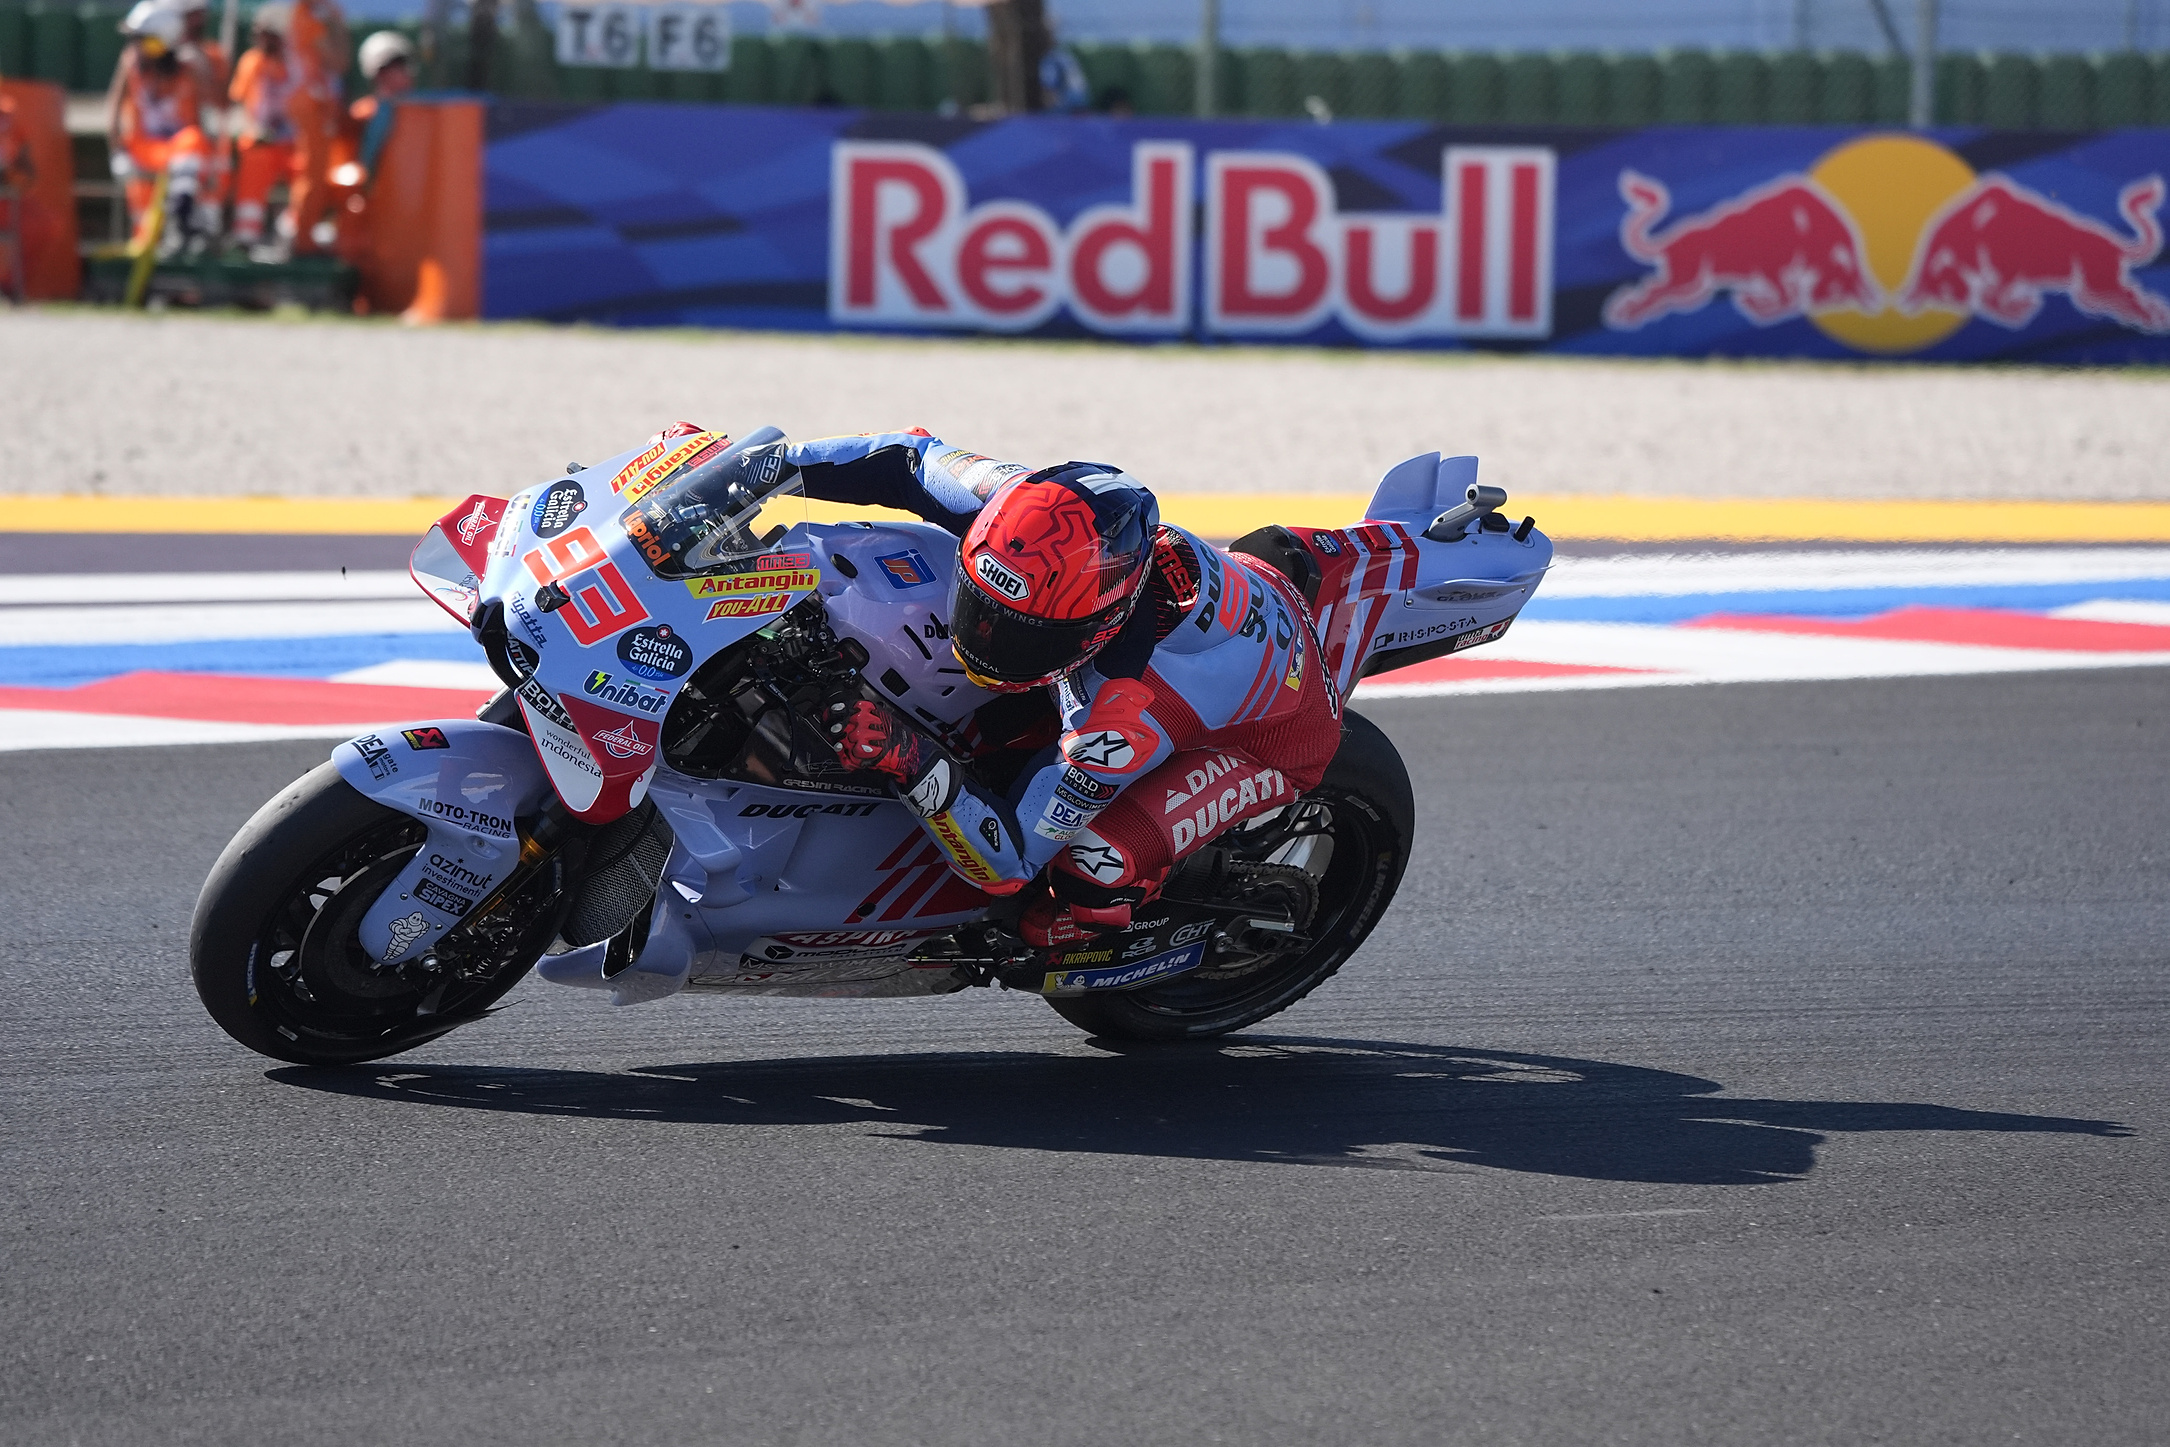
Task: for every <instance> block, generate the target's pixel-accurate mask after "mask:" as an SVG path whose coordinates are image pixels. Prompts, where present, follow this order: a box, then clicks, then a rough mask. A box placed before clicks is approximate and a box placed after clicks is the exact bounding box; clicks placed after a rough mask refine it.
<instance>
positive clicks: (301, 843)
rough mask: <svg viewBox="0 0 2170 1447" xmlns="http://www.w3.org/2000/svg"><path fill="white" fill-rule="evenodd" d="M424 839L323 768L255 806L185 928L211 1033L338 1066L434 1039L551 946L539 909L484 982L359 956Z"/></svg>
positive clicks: (420, 830)
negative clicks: (378, 907) (360, 932)
mask: <svg viewBox="0 0 2170 1447" xmlns="http://www.w3.org/2000/svg"><path fill="white" fill-rule="evenodd" d="M427 838H428V829H427V828H426V827H425V826H424V825H423V824H422V823H421V822H420V821H418V820H415V819H412V818H410V817H408V816H407V815H405V814H402V813H400V812H398V811H397V810H395V809H390V808H387V807H385V806H384V805H382V804H379V803H377V802H376V801H375V800H372V799H370V798H367V797H366V796H364V795H363V794H362V793H360V792H359V791H358V790H356V789H355V788H354V787H353V786H352V785H350V784H348V783H347V782H346V780H344V779H342V778H340V777H339V771H338V769H337V768H336V767H335V766H334V765H332V764H330V763H324V764H320V765H318V766H317V767H316V768H315V769H312V770H311V771H310V772H308V773H307V774H304V775H303V776H302V777H301V778H299V779H297V780H295V781H294V782H293V783H292V784H290V785H288V786H287V787H286V788H284V789H282V790H281V791H280V792H279V793H278V795H277V796H276V797H274V798H273V799H271V800H270V801H269V802H268V803H266V804H265V805H264V807H263V808H261V809H259V810H257V811H256V814H255V817H253V818H251V819H250V820H249V822H248V823H246V824H244V825H243V826H242V827H241V832H240V833H238V834H236V835H235V836H234V837H233V840H232V842H231V843H229V844H228V845H227V846H226V850H225V852H224V853H222V854H221V855H220V856H219V859H218V863H216V864H215V865H213V866H212V868H211V875H210V877H209V878H208V879H206V880H205V881H204V886H203V893H202V894H201V895H200V896H199V897H198V898H197V901H196V916H195V920H194V922H193V923H192V924H191V926H190V930H189V969H190V973H191V974H192V975H193V976H194V977H195V982H196V993H197V995H198V996H199V997H200V998H201V999H202V1000H203V1004H204V1008H205V1009H206V1010H208V1011H209V1012H210V1014H211V1018H212V1019H213V1020H216V1021H217V1022H218V1024H219V1028H220V1029H222V1030H224V1031H225V1032H226V1033H227V1034H228V1035H231V1036H232V1037H233V1038H234V1039H235V1040H237V1041H239V1042H240V1043H241V1044H243V1045H246V1046H248V1047H249V1048H250V1049H251V1050H254V1051H256V1052H257V1053H258V1054H261V1055H268V1056H271V1057H272V1058H273V1059H276V1060H288V1061H292V1062H294V1063H295V1064H297V1065H348V1064H354V1063H357V1062H360V1061H364V1060H379V1059H382V1058H383V1057H385V1056H387V1055H396V1054H398V1053H399V1052H401V1051H403V1050H411V1049H413V1048H414V1047H415V1046H417V1045H420V1044H423V1043H424V1042H426V1041H429V1040H434V1039H435V1038H437V1037H438V1036H439V1035H443V1034H445V1033H446V1032H447V1031H450V1030H454V1029H457V1028H458V1027H459V1026H461V1025H464V1024H466V1023H468V1022H469V1021H471V1020H473V1019H475V1018H476V1017H478V1016H479V1015H481V1014H482V1013H483V1012H484V1011H486V1010H487V1009H488V1008H489V1006H490V1005H491V1004H493V1003H495V1002H496V1000H497V999H498V998H499V997H500V996H502V995H503V994H504V993H505V992H506V991H507V990H510V989H511V988H512V987H513V985H514V984H516V983H517V982H518V981H519V979H520V976H521V975H523V974H525V973H526V971H527V966H528V965H529V964H531V963H533V960H534V958H535V957H536V956H538V955H540V954H541V953H542V950H543V948H544V947H545V946H546V945H547V944H548V943H549V940H550V934H549V933H548V932H547V931H550V930H552V929H553V928H554V925H555V916H554V915H552V914H550V913H549V912H548V911H544V915H545V916H546V917H545V918H543V919H541V920H539V921H537V922H536V923H535V924H534V925H532V926H530V927H527V928H523V929H522V930H520V931H519V932H518V933H519V938H518V939H517V941H515V942H512V945H511V948H510V949H509V950H507V951H506V952H505V953H506V956H507V957H506V958H505V959H504V960H503V961H502V962H501V963H500V964H499V965H498V967H497V968H496V969H494V970H493V971H492V972H490V973H489V974H488V975H487V977H486V978H479V979H459V980H444V981H434V982H433V981H428V980H414V979H410V978H409V977H407V976H406V975H404V974H402V973H401V972H398V971H386V970H379V969H377V968H375V967H374V966H373V965H372V964H371V963H370V961H369V959H368V957H367V956H366V955H365V954H363V953H362V951H361V948H360V945H359V943H358V942H357V941H356V939H355V931H356V929H357V928H358V927H359V926H360V924H361V920H362V916H363V915H364V914H365V913H367V911H368V908H369V905H370V904H371V903H372V902H374V900H375V899H376V897H377V896H378V895H379V894H381V893H382V892H383V890H384V888H385V886H386V885H388V884H390V883H391V881H392V880H393V878H395V877H396V876H397V875H398V873H399V872H400V870H401V869H402V868H403V867H404V866H405V864H406V862H407V860H408V859H410V858H411V857H412V856H413V854H414V852H415V851H416V850H417V849H419V848H421V847H422V845H423V843H424V842H425V841H426V840H427ZM538 932H541V937H540V938H539V939H537V938H535V936H536V934H537V933H538ZM531 943H532V945H533V949H532V950H529V949H528V946H529V945H530V944H531Z"/></svg>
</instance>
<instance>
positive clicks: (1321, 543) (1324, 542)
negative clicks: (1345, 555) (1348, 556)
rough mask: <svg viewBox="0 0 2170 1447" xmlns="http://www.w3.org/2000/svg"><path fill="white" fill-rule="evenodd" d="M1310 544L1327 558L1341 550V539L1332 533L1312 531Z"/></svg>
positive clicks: (1336, 554) (1334, 555)
mask: <svg viewBox="0 0 2170 1447" xmlns="http://www.w3.org/2000/svg"><path fill="white" fill-rule="evenodd" d="M1311 545H1312V546H1313V547H1315V548H1317V549H1318V550H1319V551H1320V552H1322V553H1324V554H1326V556H1327V557H1329V558H1331V557H1336V556H1338V555H1339V554H1340V552H1341V539H1339V538H1337V537H1335V536H1334V535H1333V534H1332V533H1313V534H1312V535H1311Z"/></svg>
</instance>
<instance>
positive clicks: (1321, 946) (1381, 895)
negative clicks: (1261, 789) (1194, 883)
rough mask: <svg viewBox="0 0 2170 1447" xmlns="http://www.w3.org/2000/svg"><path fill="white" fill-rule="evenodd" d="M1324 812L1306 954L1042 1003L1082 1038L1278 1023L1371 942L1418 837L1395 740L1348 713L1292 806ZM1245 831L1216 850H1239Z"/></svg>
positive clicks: (1159, 1036) (1217, 1031)
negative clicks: (1337, 742) (1260, 966)
mask: <svg viewBox="0 0 2170 1447" xmlns="http://www.w3.org/2000/svg"><path fill="white" fill-rule="evenodd" d="M1304 805H1323V806H1324V807H1325V808H1326V809H1327V810H1328V811H1329V813H1330V815H1331V820H1330V825H1329V828H1328V830H1327V834H1326V837H1327V838H1329V839H1330V840H1331V841H1332V843H1331V848H1330V851H1329V853H1328V857H1327V860H1326V863H1325V865H1324V867H1323V869H1322V870H1320V871H1319V873H1318V878H1317V891H1318V899H1319V905H1318V910H1317V912H1316V914H1315V915H1314V916H1313V918H1312V919H1311V921H1310V924H1309V926H1308V929H1307V932H1308V933H1309V935H1310V936H1311V938H1312V939H1313V940H1314V941H1315V942H1314V943H1313V944H1312V945H1311V946H1310V947H1309V948H1307V949H1305V950H1303V951H1301V952H1300V953H1297V954H1294V955H1293V956H1292V957H1290V958H1287V959H1284V960H1281V961H1279V962H1277V963H1276V964H1274V965H1273V966H1272V967H1271V968H1270V969H1267V970H1263V971H1258V972H1255V973H1241V972H1232V973H1234V977H1233V978H1225V979H1216V978H1215V973H1216V972H1215V971H1214V970H1213V969H1212V968H1211V967H1210V966H1207V967H1203V968H1201V969H1199V970H1196V971H1193V972H1191V973H1190V974H1186V975H1183V976H1179V977H1177V978H1176V979H1173V980H1170V981H1169V982H1167V983H1166V984H1163V985H1154V986H1149V987H1147V988H1145V989H1142V990H1125V991H1120V992H1111V993H1108V994H1105V995H1078V996H1071V997H1068V998H1064V999H1051V1000H1049V1001H1048V1002H1047V1003H1048V1004H1049V1005H1051V1006H1053V1007H1054V1009H1055V1012H1056V1013H1057V1014H1059V1015H1061V1016H1062V1017H1063V1018H1064V1019H1065V1020H1068V1021H1069V1022H1070V1023H1071V1024H1073V1025H1075V1026H1077V1027H1078V1028H1079V1029H1081V1030H1084V1031H1085V1032H1086V1033H1087V1034H1090V1035H1098V1036H1103V1037H1106V1038H1108V1039H1113V1040H1139V1041H1155V1040H1158V1041H1168V1040H1200V1039H1205V1038H1207V1037H1209V1036H1213V1035H1225V1034H1227V1033H1228V1032H1229V1031H1231V1030H1240V1029H1242V1028H1243V1027H1244V1026H1246V1025H1255V1024H1257V1023H1258V1022H1259V1021H1260V1020H1263V1019H1265V1018H1266V1017H1267V1016H1269V1015H1276V1014H1279V1013H1280V1012H1281V1011H1283V1010H1286V1009H1287V1008H1288V1007H1289V1006H1291V1005H1293V1004H1295V1003H1296V1002H1297V1001H1298V1000H1301V999H1302V998H1303V997H1304V996H1306V995H1308V994H1310V993H1311V992H1312V991H1313V990H1315V989H1317V988H1318V987H1319V986H1320V985H1321V984H1323V983H1324V982H1325V981H1326V980H1327V979H1329V978H1330V977H1331V976H1332V975H1333V974H1334V972H1335V971H1336V970H1339V969H1340V968H1341V966H1342V963H1343V962H1344V961H1345V960H1347V959H1348V958H1349V956H1351V955H1353V954H1355V953H1356V950H1357V947H1358V946H1359V945H1361V944H1363V942H1364V939H1365V937H1366V936H1367V935H1369V934H1370V933H1371V930H1372V927H1373V926H1374V925H1376V924H1377V923H1378V922H1379V918H1380V916H1382V915H1384V914H1385V913H1386V909H1387V906H1388V905H1389V904H1391V903H1392V902H1393V899H1394V891H1395V889H1396V888H1397V887H1398V886H1399V885H1400V884H1401V876H1402V871H1403V870H1404V869H1406V868H1407V867H1408V864H1409V848H1410V843H1411V841H1412V840H1413V839H1414V837H1415V835H1416V796H1415V793H1414V791H1413V790H1411V788H1410V787H1409V771H1408V769H1407V768H1405V767H1404V766H1403V764H1402V761H1401V755H1400V754H1399V753H1397V752H1396V751H1395V748H1394V744H1393V741H1392V740H1390V739H1388V738H1387V736H1386V735H1385V734H1384V733H1383V732H1381V731H1380V729H1379V727H1378V725H1376V724H1374V723H1373V722H1372V721H1371V720H1369V719H1367V718H1365V717H1364V716H1363V715H1361V714H1358V713H1353V712H1344V713H1343V715H1342V725H1341V746H1340V748H1339V749H1338V750H1337V751H1336V752H1335V754H1334V760H1333V762H1332V763H1331V764H1329V765H1327V768H1326V777H1325V778H1324V779H1322V780H1320V782H1319V786H1318V787H1317V788H1316V789H1313V790H1312V791H1311V792H1310V793H1308V794H1305V795H1304V796H1303V798H1302V800H1300V801H1299V802H1298V805H1297V807H1302V806H1304ZM1241 839H1242V831H1240V830H1239V831H1236V832H1234V833H1232V834H1228V835H1224V836H1222V838H1221V839H1220V840H1218V841H1217V843H1218V844H1219V845H1222V846H1231V845H1233V846H1237V847H1238V848H1240V845H1241Z"/></svg>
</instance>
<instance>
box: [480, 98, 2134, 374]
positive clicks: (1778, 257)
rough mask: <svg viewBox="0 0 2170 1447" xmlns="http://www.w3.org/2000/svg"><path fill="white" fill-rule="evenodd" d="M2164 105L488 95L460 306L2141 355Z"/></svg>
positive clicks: (1301, 339)
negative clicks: (844, 106) (479, 197)
mask: <svg viewBox="0 0 2170 1447" xmlns="http://www.w3.org/2000/svg"><path fill="white" fill-rule="evenodd" d="M2166 175H2170V130H2127V131H2114V132H2105V133H2101V134H2094V135H2071V134H2049V133H2032V132H2026V133H2021V132H1996V131H1981V130H1962V129H1948V130H1936V131H1926V132H1904V131H1889V130H1873V129H1849V128H1835V127H1756V128H1746V127H1743V128H1715V127H1695V128H1686V127H1680V128H1654V129H1647V130H1638V131H1612V130H1594V129H1592V130H1577V129H1571V128H1560V127H1516V128H1503V127H1485V128H1453V127H1436V126H1428V125H1422V124H1417V123H1399V122H1353V123H1338V124H1333V125H1324V126H1321V125H1309V124H1306V125H1296V124H1292V123H1286V122H1193V121H1180V120H1163V119H1154V120H1113V119H1103V118H1078V117H1053V116H1032V117H1019V118H1015V119H1009V120H1001V121H991V122H975V121H970V120H964V119H956V120H950V119H944V118H939V117H931V116H923V115H896V114H884V113H871V112H859V111H841V110H773V109H765V108H756V107H695V106H667V105H654V104H637V105H636V104H627V105H613V106H603V107H588V108H583V107H573V106H554V105H531V104H518V103H501V104H497V105H495V106H493V107H492V110H491V115H490V129H489V137H488V141H487V144H486V149H485V160H484V186H485V216H484V228H483V240H482V251H483V255H482V268H481V272H482V291H483V303H482V305H483V312H484V314H485V315H487V316H493V317H528V318H542V319H551V320H564V321H576V320H577V321H600V322H608V323H614V324H620V325H672V326H686V325H692V326H729V327H757V328H758V327H767V328H787V329H794V330H833V329H848V330H875V331H903V332H919V333H944V332H948V333H972V332H988V333H1000V334H1005V335H1030V336H1050V337H1107V338H1111V339H1169V338H1187V339H1191V340H1196V341H1201V342H1212V341H1217V340H1227V341H1241V342H1245V343H1258V342H1290V343H1301V344H1307V345H1339V346H1395V347H1433V348H1455V347H1499V348H1512V349H1516V350H1530V349H1544V350H1549V351H1559V352H1583V353H1598V354H1641V355H1672V356H1744V357H1745V356H1794V357H1823V358H1880V357H1891V358H1907V359H1914V360H1932V361H1972V360H1991V359H1995V360H2031V361H2041V362H2066V363H2087V364H2105V363H2111V364H2115V363H2154V364H2161V363H2163V362H2166V361H2170V260H2166V258H2165V257H2164V255H2163V223H2162V219H2161V213H2162V209H2163V206H2164V201H2165V194H2166V193H2165V183H2164V177H2165V176H2166Z"/></svg>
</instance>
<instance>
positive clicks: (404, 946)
mask: <svg viewBox="0 0 2170 1447" xmlns="http://www.w3.org/2000/svg"><path fill="white" fill-rule="evenodd" d="M391 929H392V943H391V945H390V946H389V947H388V948H387V949H386V950H385V952H384V958H385V959H386V960H388V961H389V960H396V959H398V958H399V957H400V956H401V955H404V954H405V953H407V951H409V950H411V949H413V948H414V942H415V941H416V940H418V939H420V938H422V936H424V935H426V934H428V933H429V916H428V915H426V914H424V913H422V911H420V910H416V911H415V912H414V913H413V914H410V915H408V916H407V917H406V918H405V919H395V920H393V921H392V925H391Z"/></svg>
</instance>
